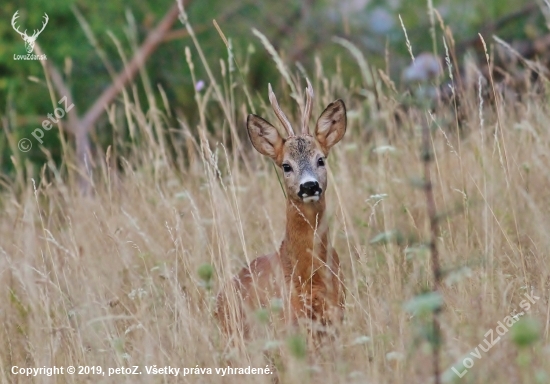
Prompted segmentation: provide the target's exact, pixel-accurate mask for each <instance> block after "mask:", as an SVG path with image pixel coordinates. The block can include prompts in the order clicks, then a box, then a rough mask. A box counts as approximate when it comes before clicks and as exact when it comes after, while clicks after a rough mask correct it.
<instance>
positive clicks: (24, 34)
mask: <svg viewBox="0 0 550 384" xmlns="http://www.w3.org/2000/svg"><path fill="white" fill-rule="evenodd" d="M18 18H19V11H16V12H15V13H14V14H13V17H12V18H11V26H12V27H13V29H15V30H16V31H17V33H19V34H20V35H21V36H26V35H27V33H26V32H27V31H26V30H25V33H23V32H21V31H20V30H19V27H16V26H15V22H16V21H17V19H18Z"/></svg>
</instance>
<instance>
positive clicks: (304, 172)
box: [246, 80, 346, 203]
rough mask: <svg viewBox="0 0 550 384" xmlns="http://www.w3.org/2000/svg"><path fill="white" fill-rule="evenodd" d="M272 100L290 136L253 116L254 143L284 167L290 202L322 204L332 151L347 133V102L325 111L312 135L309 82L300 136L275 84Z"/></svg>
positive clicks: (249, 125) (250, 129)
mask: <svg viewBox="0 0 550 384" xmlns="http://www.w3.org/2000/svg"><path fill="white" fill-rule="evenodd" d="M269 100H270V102H271V105H272V107H273V110H274V111H275V115H276V116H277V118H278V119H279V120H280V121H281V124H282V125H283V127H284V128H285V131H286V133H287V135H288V136H287V137H286V138H283V137H282V136H281V135H280V133H279V131H277V129H276V128H275V127H274V126H273V125H271V124H270V123H268V122H267V121H266V120H264V119H262V118H261V117H259V116H256V115H252V114H251V115H248V119H247V122H246V125H247V129H248V135H249V137H250V141H251V142H252V145H253V146H254V148H256V150H257V151H258V152H260V153H261V154H262V155H264V156H268V157H270V158H271V159H273V161H274V162H275V164H277V165H278V166H279V167H281V168H282V170H283V173H284V185H285V189H286V192H287V196H288V198H289V199H291V200H292V201H294V202H300V203H315V202H318V201H319V200H320V199H321V198H322V197H323V192H324V191H325V190H326V186H327V170H326V168H325V161H326V157H327V156H328V153H329V151H330V148H332V146H333V145H334V144H336V143H338V142H339V141H340V140H341V139H342V137H343V136H344V134H345V133H346V107H345V105H344V102H343V101H342V100H336V101H333V102H332V103H330V104H329V105H328V106H327V107H326V108H325V110H324V111H323V113H321V116H320V117H319V119H318V120H317V124H316V125H315V132H314V136H312V135H310V133H309V120H310V118H311V111H312V109H313V89H312V87H311V84H310V82H309V80H307V88H306V103H305V106H304V110H303V116H302V129H301V132H300V134H299V135H296V134H295V133H294V130H293V129H292V126H291V124H290V122H289V120H288V118H287V117H286V116H285V114H284V113H283V111H282V110H281V108H280V107H279V104H278V103H277V98H276V97H275V94H274V93H273V90H272V89H271V84H270V85H269Z"/></svg>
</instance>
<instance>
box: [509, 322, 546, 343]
mask: <svg viewBox="0 0 550 384" xmlns="http://www.w3.org/2000/svg"><path fill="white" fill-rule="evenodd" d="M511 331H512V332H511V334H510V335H511V337H512V341H513V342H514V343H515V344H516V345H517V346H518V347H528V346H529V345H531V344H533V343H534V342H535V341H537V340H538V339H539V336H540V324H539V322H538V321H537V320H535V319H533V318H530V317H522V318H521V319H519V321H518V322H517V323H515V324H514V326H513V327H512V329H511Z"/></svg>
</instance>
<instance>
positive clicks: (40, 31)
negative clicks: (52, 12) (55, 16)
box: [33, 13, 50, 36]
mask: <svg viewBox="0 0 550 384" xmlns="http://www.w3.org/2000/svg"><path fill="white" fill-rule="evenodd" d="M42 17H43V18H44V21H43V22H42V29H41V30H37V29H35V32H34V34H33V36H38V35H40V34H41V33H42V31H43V30H44V28H46V25H48V20H50V18H49V17H48V15H47V14H46V13H44V16H42Z"/></svg>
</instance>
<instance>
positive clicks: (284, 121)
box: [268, 84, 294, 136]
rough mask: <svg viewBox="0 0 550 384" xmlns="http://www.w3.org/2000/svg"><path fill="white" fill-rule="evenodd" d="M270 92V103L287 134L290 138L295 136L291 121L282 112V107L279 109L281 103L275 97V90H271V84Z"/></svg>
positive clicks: (269, 86) (269, 85)
mask: <svg viewBox="0 0 550 384" xmlns="http://www.w3.org/2000/svg"><path fill="white" fill-rule="evenodd" d="M268 92H269V102H270V103H271V106H272V107H273V110H274V111H275V115H277V118H278V119H279V120H280V121H281V123H282V124H283V127H284V128H285V130H286V132H287V133H288V135H289V136H294V131H293V130H292V126H291V125H290V121H288V118H287V117H286V115H285V114H284V113H283V111H282V110H281V107H279V103H277V98H276V97H275V94H274V93H273V89H272V88H271V84H268Z"/></svg>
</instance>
